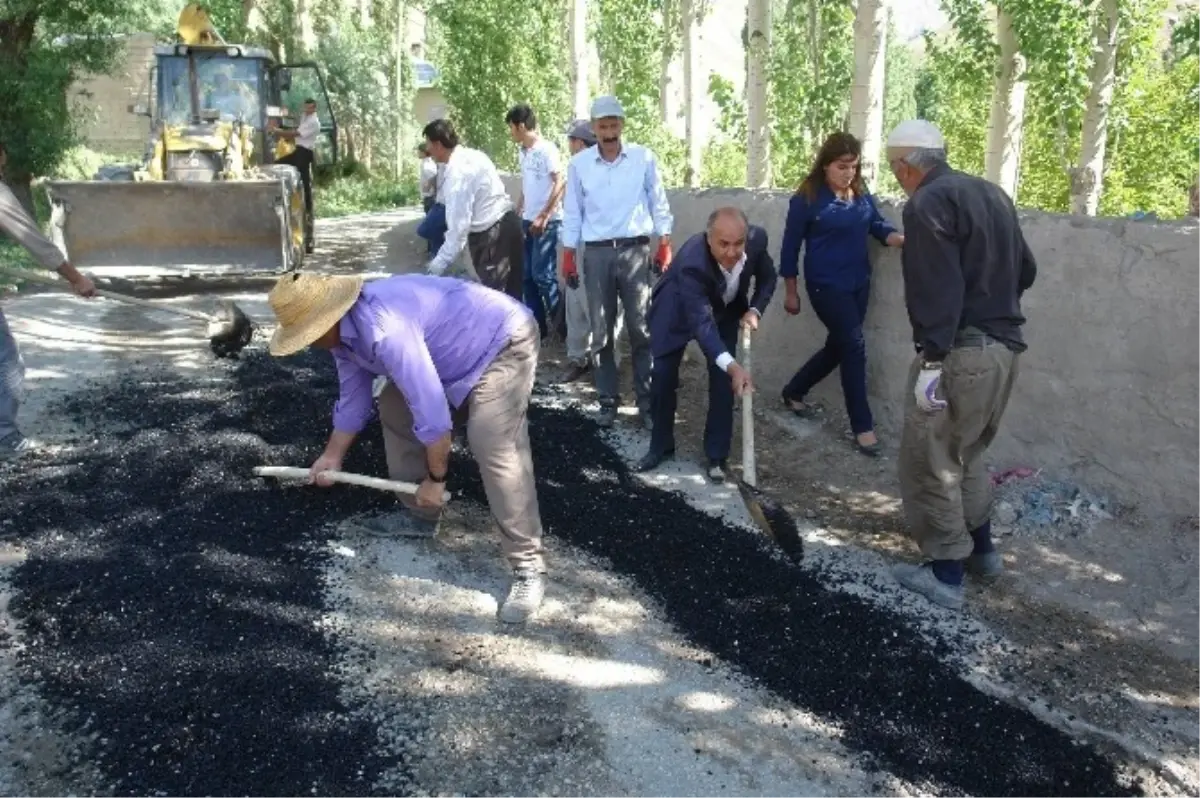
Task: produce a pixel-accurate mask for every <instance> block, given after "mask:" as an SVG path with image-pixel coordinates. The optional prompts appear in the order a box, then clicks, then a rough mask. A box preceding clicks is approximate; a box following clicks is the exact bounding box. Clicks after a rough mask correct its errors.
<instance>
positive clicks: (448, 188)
mask: <svg viewBox="0 0 1200 798" xmlns="http://www.w3.org/2000/svg"><path fill="white" fill-rule="evenodd" d="M442 185H443V188H442V189H441V191H444V192H445V194H444V196H445V203H446V228H447V230H446V240H445V243H443V244H442V248H441V249H439V250H438V251H437V254H436V255H434V256H433V260H431V261H430V262H429V272H430V273H431V274H441V273H442V272H444V271H446V269H447V268H449V266H450V264H451V263H453V262H454V259H455V258H457V257H458V255H459V253H460V252H462V249H463V247H464V246H466V244H467V235H468V234H469V233H480V232H483V231H484V230H487V229H488V228H489V227H491V226H492V225H494V224H495V223H496V222H498V221H500V217H501V216H503V215H504V214H506V213H508V212H509V211H511V210H512V200H510V199H509V198H508V192H507V191H506V190H505V189H504V183H502V182H501V181H500V173H499V172H497V171H496V165H495V164H494V163H492V159H491V158H489V157H487V155H485V154H484V153H482V152H480V151H479V150H473V149H471V148H470V147H464V146H462V145H459V146H457V147H455V148H454V150H453V151H452V152H451V153H450V160H449V161H447V162H446V172H445V174H444V175H443V176H442Z"/></svg>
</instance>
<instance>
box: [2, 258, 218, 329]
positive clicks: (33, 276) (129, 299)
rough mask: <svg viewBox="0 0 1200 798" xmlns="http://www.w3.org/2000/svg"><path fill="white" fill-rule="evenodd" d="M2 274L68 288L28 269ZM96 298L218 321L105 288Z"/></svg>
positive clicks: (201, 314)
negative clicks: (100, 297)
mask: <svg viewBox="0 0 1200 798" xmlns="http://www.w3.org/2000/svg"><path fill="white" fill-rule="evenodd" d="M0 273H3V274H5V275H7V276H9V277H13V278H15V279H18V280H28V281H29V282H31V283H41V284H42V285H51V286H54V287H56V288H64V287H66V283H65V282H63V281H62V280H60V279H59V278H57V277H51V276H50V275H49V274H42V273H40V272H34V271H30V270H28V269H0ZM96 296H102V297H104V298H105V299H114V300H116V301H117V302H125V303H127V304H130V305H138V306H139V307H143V308H149V309H150V310H161V311H164V312H166V313H175V314H177V315H179V316H189V317H191V318H193V319H199V320H200V321H207V322H210V323H211V322H213V321H216V319H214V318H213V317H212V316H210V315H208V314H207V313H201V312H200V311H198V310H188V309H187V308H177V307H172V306H171V305H161V304H159V303H157V302H151V301H150V300H148V299H138V298H137V297H133V296H129V295H128V294H118V293H117V292H115V291H108V290H106V289H103V288H97V289H96Z"/></svg>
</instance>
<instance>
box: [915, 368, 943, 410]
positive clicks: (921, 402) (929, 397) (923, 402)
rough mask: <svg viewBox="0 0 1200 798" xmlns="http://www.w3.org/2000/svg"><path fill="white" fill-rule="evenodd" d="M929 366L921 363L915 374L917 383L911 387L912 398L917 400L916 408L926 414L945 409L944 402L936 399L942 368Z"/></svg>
mask: <svg viewBox="0 0 1200 798" xmlns="http://www.w3.org/2000/svg"><path fill="white" fill-rule="evenodd" d="M929 365H930V364H927V363H923V364H922V365H921V371H920V373H918V374H917V382H916V384H915V385H913V396H915V397H916V399H917V407H919V408H921V409H922V410H924V411H925V412H926V413H936V412H938V411H939V410H943V409H945V407H946V400H945V399H939V398H938V397H937V390H938V386H940V385H941V383H942V368H941V366H938V367H936V368H929Z"/></svg>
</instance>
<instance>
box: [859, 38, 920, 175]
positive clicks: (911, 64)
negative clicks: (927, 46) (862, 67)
mask: <svg viewBox="0 0 1200 798" xmlns="http://www.w3.org/2000/svg"><path fill="white" fill-rule="evenodd" d="M887 37H888V38H887V55H886V57H885V65H884V74H885V76H886V82H885V84H884V96H883V136H884V139H885V140H886V138H887V134H888V132H889V131H891V129H892V128H894V127H895V126H896V125H898V124H900V123H901V122H903V121H904V120H905V119H913V118H915V117H916V116H917V80H918V78H919V77H920V67H919V65H918V63H917V54H916V53H915V52H913V48H912V47H911V46H909V45H908V44H907V43H906V42H902V41H900V38H899V36H898V35H897V34H896V25H895V22H894V21H893V19H892V18H891V17H890V16H889V18H888V33H887ZM882 156H883V154H882V153H881V154H880V157H881V158H882ZM875 182H876V185H874V186H871V187H870V188H871V190H872V191H874V192H875V193H876V194H879V195H882V196H900V195H901V194H902V193H903V192H902V191H901V189H900V185H899V184H898V183H897V182H896V178H895V177H893V176H892V172H891V170H890V169H888V168H886V165H883V166H881V168H880V169H879V170H878V172H877V177H876V181H875Z"/></svg>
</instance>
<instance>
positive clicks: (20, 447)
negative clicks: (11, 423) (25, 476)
mask: <svg viewBox="0 0 1200 798" xmlns="http://www.w3.org/2000/svg"><path fill="white" fill-rule="evenodd" d="M36 448H37V444H36V443H34V442H33V441H31V440H29V439H28V438H26V437H25V436H24V435H22V434H21V433H19V432H13V433H10V434H9V435H8V437H6V438H5V439H4V440H2V441H0V460H19V459H20V458H22V457H24V456H25V455H27V454H29V453H30V452H32V451H33V450H34V449H36Z"/></svg>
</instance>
